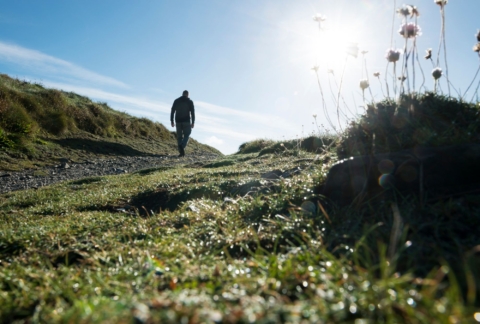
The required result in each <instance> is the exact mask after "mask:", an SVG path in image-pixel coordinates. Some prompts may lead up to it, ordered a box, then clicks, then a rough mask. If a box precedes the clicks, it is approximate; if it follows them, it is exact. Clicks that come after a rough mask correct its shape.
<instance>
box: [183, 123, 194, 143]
mask: <svg viewBox="0 0 480 324" xmlns="http://www.w3.org/2000/svg"><path fill="white" fill-rule="evenodd" d="M191 133H192V126H191V125H190V122H186V123H183V139H182V147H183V149H185V148H186V147H187V144H188V140H189V138H190V134H191Z"/></svg>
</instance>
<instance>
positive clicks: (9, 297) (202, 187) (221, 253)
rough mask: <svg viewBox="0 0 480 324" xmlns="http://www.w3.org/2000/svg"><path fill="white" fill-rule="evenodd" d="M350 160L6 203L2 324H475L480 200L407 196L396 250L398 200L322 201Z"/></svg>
mask: <svg viewBox="0 0 480 324" xmlns="http://www.w3.org/2000/svg"><path fill="white" fill-rule="evenodd" d="M273 144H274V145H277V144H278V145H280V144H282V143H273ZM335 160H336V154H335V153H334V152H330V153H327V154H324V155H322V156H319V155H316V154H314V153H308V152H306V151H303V150H298V151H291V150H289V151H284V152H283V153H266V154H259V151H256V152H251V153H246V154H241V153H240V154H236V155H232V156H228V157H225V158H223V159H220V160H217V161H216V162H213V163H210V164H204V165H203V164H199V163H197V164H194V165H184V166H181V167H177V168H173V169H150V170H144V171H141V172H137V173H135V174H127V175H121V176H110V177H97V178H89V179H84V180H80V181H72V182H67V183H63V184H59V185H55V186H51V187H46V188H40V189H38V190H35V191H34V190H27V191H24V192H15V193H10V194H7V195H3V196H1V197H0V224H1V226H0V228H1V229H0V260H1V261H0V268H1V271H0V319H1V321H3V322H9V321H14V320H16V321H18V322H20V323H21V322H29V321H37V320H38V321H43V322H80V323H87V322H88V323H91V322H111V323H122V322H125V323H130V322H132V321H134V320H135V321H137V322H146V323H150V322H162V323H180V322H185V323H214V322H216V323H218V322H224V323H236V322H242V323H246V322H258V323H278V322H289V323H295V322H301V321H302V320H304V321H306V322H351V323H353V322H355V323H394V322H395V323H396V322H408V323H452V322H453V323H464V322H467V321H472V320H473V316H474V312H475V307H474V303H475V301H474V300H475V295H476V293H477V292H476V289H477V288H476V286H475V282H477V283H478V281H476V278H475V276H476V275H477V274H478V273H479V270H480V268H479V264H478V261H476V259H475V257H474V256H475V254H474V253H473V252H469V251H471V249H472V248H474V247H475V246H476V245H477V244H480V242H478V236H475V235H474V233H475V232H477V233H478V230H479V228H478V227H479V224H478V223H479V222H478V219H479V216H480V209H479V208H480V207H479V205H478V204H477V202H478V201H479V200H478V196H471V197H467V198H465V199H467V200H468V201H469V203H468V204H465V203H462V205H461V206H460V205H459V204H458V202H459V201H456V200H450V201H445V202H441V203H438V204H435V205H433V206H427V207H424V208H423V209H422V208H420V207H419V206H418V204H416V202H415V201H412V200H411V201H403V202H401V203H400V204H399V208H400V213H401V215H402V217H403V218H404V223H405V225H404V227H402V228H400V233H401V236H400V238H399V240H398V242H395V243H394V244H393V245H391V244H390V243H389V242H390V240H391V234H392V231H393V229H394V225H393V218H394V217H393V211H392V209H391V208H390V205H388V204H387V205H385V206H383V205H382V206H377V207H375V208H372V207H371V206H368V205H365V206H363V207H361V208H359V209H355V210H353V209H350V208H345V209H338V208H334V207H328V204H326V201H325V200H324V199H323V198H322V197H321V196H319V195H318V188H319V185H321V184H322V183H323V181H324V179H325V172H326V171H327V170H328V168H329V166H330V165H331V163H334V162H335ZM275 175H282V176H283V177H285V178H284V179H283V178H281V179H280V180H269V179H273V178H275V177H276V176H275ZM324 206H325V208H324ZM467 215H468V217H467ZM465 227H466V228H469V229H470V230H471V232H472V233H473V234H469V232H464V234H463V235H459V233H455V230H456V229H457V228H459V229H462V228H465ZM445 231H446V232H445ZM439 234H440V235H439ZM392 246H393V247H394V249H393V251H392V250H391V248H392ZM389 248H390V250H389ZM475 262H477V263H475ZM357 321H358V322H357Z"/></svg>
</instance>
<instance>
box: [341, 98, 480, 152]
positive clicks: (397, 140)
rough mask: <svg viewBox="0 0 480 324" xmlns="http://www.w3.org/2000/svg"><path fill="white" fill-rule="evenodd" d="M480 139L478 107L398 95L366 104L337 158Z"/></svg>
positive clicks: (445, 99)
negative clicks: (396, 99) (374, 103)
mask: <svg viewBox="0 0 480 324" xmlns="http://www.w3.org/2000/svg"><path fill="white" fill-rule="evenodd" d="M479 139H480V116H479V106H476V105H475V104H473V103H466V102H462V101H459V100H457V99H453V98H451V97H445V96H441V95H435V94H433V93H425V94H411V95H405V96H402V97H401V98H400V100H399V102H398V103H396V102H393V101H391V100H384V101H382V102H379V103H377V104H376V105H371V106H369V107H368V109H367V112H366V113H365V114H364V115H363V116H361V117H360V119H359V120H358V121H357V122H352V123H351V124H350V126H349V127H348V128H347V129H346V131H345V134H344V136H343V138H342V140H341V142H340V144H339V146H338V147H337V153H338V155H339V158H340V159H342V158H345V157H349V156H355V155H366V154H371V153H385V152H395V151H399V150H403V149H410V148H414V147H416V146H418V145H420V146H427V145H428V146H444V145H453V144H460V143H473V142H477V141H478V140H479Z"/></svg>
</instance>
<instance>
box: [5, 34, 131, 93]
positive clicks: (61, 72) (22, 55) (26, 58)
mask: <svg viewBox="0 0 480 324" xmlns="http://www.w3.org/2000/svg"><path fill="white" fill-rule="evenodd" d="M0 60H3V61H8V62H12V63H15V64H18V65H22V66H26V67H28V68H29V69H34V70H39V71H41V72H47V73H49V74H54V75H57V76H60V77H70V78H74V79H77V80H80V81H88V82H92V83H96V84H103V85H110V86H115V87H120V88H128V86H127V85H126V84H125V83H123V82H121V81H118V80H116V79H114V78H111V77H107V76H104V75H101V74H98V73H95V72H92V71H89V70H87V69H85V68H82V67H80V66H78V65H75V64H73V63H70V62H68V61H65V60H62V59H59V58H56V57H53V56H50V55H47V54H44V53H42V52H39V51H36V50H31V49H28V48H25V47H21V46H18V45H13V44H7V43H5V42H2V41H0Z"/></svg>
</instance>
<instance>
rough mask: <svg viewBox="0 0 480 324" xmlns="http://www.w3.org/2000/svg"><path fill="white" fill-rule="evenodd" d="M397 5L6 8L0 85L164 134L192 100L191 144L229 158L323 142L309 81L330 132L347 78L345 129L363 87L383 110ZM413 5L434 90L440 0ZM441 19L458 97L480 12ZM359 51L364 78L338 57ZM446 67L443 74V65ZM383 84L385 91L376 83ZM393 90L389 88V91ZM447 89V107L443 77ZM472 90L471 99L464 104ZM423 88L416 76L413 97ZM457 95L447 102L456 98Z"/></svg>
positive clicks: (464, 10)
mask: <svg viewBox="0 0 480 324" xmlns="http://www.w3.org/2000/svg"><path fill="white" fill-rule="evenodd" d="M394 4H396V7H401V6H402V5H403V2H401V1H393V0H336V1H331V0H295V1H293V0H288V1H287V0H228V1H227V0H177V1H167V0H157V1H153V0H139V1H135V2H133V1H127V0H102V1H98V0H82V1H80V0H71V1H64V0H42V1H38V0H18V1H11V0H0V5H1V6H0V8H2V9H1V10H0V73H6V74H9V75H11V76H13V77H18V78H19V79H26V80H30V81H35V82H40V83H42V84H44V85H45V86H47V87H54V88H58V89H63V90H66V91H74V92H77V93H80V94H83V95H87V96H89V97H91V98H92V99H94V100H97V101H101V102H107V103H109V105H110V106H111V107H113V108H114V109H117V110H121V111H126V112H128V113H130V114H132V115H135V116H144V117H148V118H150V119H153V120H155V121H158V122H161V123H163V124H164V125H166V126H167V127H169V128H170V126H169V112H170V108H171V104H172V102H173V100H174V99H175V98H177V97H178V96H180V95H181V93H182V91H183V90H184V89H188V90H189V91H190V97H191V99H192V100H193V101H194V103H195V107H196V115H197V122H196V125H195V129H194V131H193V133H192V136H193V137H194V138H195V139H197V140H199V141H201V142H203V143H207V144H210V145H212V146H214V147H216V148H218V149H220V150H221V151H222V152H224V153H226V154H230V153H234V152H235V151H236V150H237V149H238V146H239V145H240V144H241V143H244V142H246V141H249V140H253V139H256V138H269V139H275V140H282V139H291V138H296V137H301V136H306V135H308V134H309V133H311V132H312V131H316V128H315V127H314V125H312V122H313V121H314V119H313V117H312V115H313V114H316V115H317V120H318V122H319V124H324V125H325V127H326V128H327V129H328V128H331V126H329V125H328V123H327V122H326V116H325V113H324V112H323V108H322V98H321V95H320V91H319V87H318V84H317V79H316V77H315V74H314V73H313V71H312V70H311V68H312V67H313V66H315V65H318V67H319V70H318V73H319V76H320V82H321V84H322V88H323V90H324V91H325V93H326V96H325V97H326V103H327V114H328V115H329V116H330V118H331V119H332V120H333V121H334V122H335V119H336V103H335V97H336V94H337V90H336V89H337V85H339V83H340V79H341V77H340V76H341V74H342V71H343V67H344V65H345V74H344V78H343V83H342V96H343V97H344V99H345V102H346V105H347V106H348V108H347V107H345V106H344V104H342V106H343V107H341V109H343V111H345V112H346V115H347V116H346V117H344V118H342V120H341V123H342V124H344V123H345V120H346V119H347V118H348V119H352V118H355V115H356V114H359V113H362V112H363V99H362V91H361V89H360V88H359V80H360V79H362V78H367V77H368V79H369V81H370V85H371V86H370V89H367V91H366V92H365V96H366V99H367V100H371V95H373V97H374V99H375V100H380V99H381V98H382V97H383V95H382V89H381V88H380V82H379V81H382V82H383V83H384V82H385V77H384V76H385V71H386V66H387V65H386V63H387V62H386V60H385V58H384V56H385V51H386V50H387V49H388V48H389V47H390V43H391V41H392V39H391V33H392V18H393V10H394ZM408 4H412V5H415V6H417V7H418V9H419V11H420V14H421V15H420V17H419V18H418V24H419V25H420V26H421V29H422V35H421V36H420V37H418V39H417V48H418V51H419V59H420V64H421V66H422V68H423V70H424V72H425V75H426V76H425V78H426V81H425V87H426V88H427V89H429V90H432V89H433V80H432V77H431V70H432V64H431V63H430V62H429V61H426V60H424V59H423V56H424V53H425V50H426V49H427V48H432V49H433V54H434V55H433V56H434V62H435V63H436V57H437V50H438V46H439V35H440V13H439V7H438V6H437V5H436V4H435V3H434V0H411V1H409V2H408ZM445 9H446V11H445V13H446V43H447V55H448V67H449V77H450V81H451V83H452V85H453V87H452V88H455V89H456V91H459V92H460V94H461V95H463V94H464V91H465V90H466V89H467V87H468V85H469V83H470V82H471V80H472V79H473V77H474V75H475V72H476V70H477V68H478V66H479V58H478V55H476V53H475V52H473V51H472V47H473V45H475V43H476V39H475V34H476V32H477V29H479V28H480V24H479V23H478V13H479V12H480V0H450V1H449V2H448V4H447V6H446V8H445ZM315 14H322V15H324V16H326V18H327V19H326V21H325V22H324V23H323V27H324V30H322V31H321V30H320V29H319V26H318V24H317V23H316V22H315V21H313V19H312V16H314V15H315ZM400 24H401V18H400V17H398V16H395V23H394V37H393V43H394V45H395V46H394V47H395V48H403V46H404V43H403V42H404V41H403V39H402V38H401V37H400V36H399V35H398V32H397V31H398V29H399V27H400ZM350 41H353V42H358V46H359V48H360V50H365V51H368V53H367V54H365V55H364V58H365V62H366V67H367V69H366V70H367V71H368V74H367V72H365V68H364V67H362V64H363V62H364V59H363V57H362V55H360V56H359V57H357V58H356V59H355V58H353V57H349V58H348V59H346V58H345V54H344V53H343V52H342V51H341V50H339V48H341V47H342V45H343V44H346V43H348V42H350ZM410 44H411V43H410ZM442 55H443V54H442ZM345 62H346V63H345ZM417 64H418V63H417ZM440 67H441V68H442V69H443V70H445V64H444V59H443V56H442V59H441V60H440ZM392 68H393V67H391V66H390V67H389V70H388V73H389V74H392V71H393V70H392ZM328 69H332V70H333V71H334V73H333V74H329V73H327V70H328ZM377 71H378V72H380V73H381V76H380V80H377V79H376V78H374V77H373V72H377ZM400 72H401V71H400V68H399V67H398V66H397V74H398V75H400ZM392 79H393V76H392V75H390V76H388V78H387V80H389V82H390V88H391V87H392ZM411 80H412V78H411ZM440 80H441V90H442V91H443V93H447V92H448V90H447V85H446V83H445V77H442V78H441V79H440ZM477 82H478V79H477V81H475V83H474V85H473V86H472V87H471V88H470V91H469V92H468V93H467V95H466V96H465V98H467V99H468V100H470V99H471V98H472V97H473V96H474V94H475V91H474V90H475V88H476V86H477ZM329 83H330V85H331V87H332V91H330V90H329V89H330V86H329ZM421 83H422V78H421V75H420V72H419V69H418V66H417V67H416V88H417V90H418V87H419V85H420V84H421ZM369 90H371V91H372V92H371V94H370V91H369ZM383 90H384V91H385V84H383ZM456 91H455V90H454V89H452V90H451V92H452V95H454V96H455V97H458V94H457V93H456ZM342 101H343V100H342ZM336 127H338V125H336ZM170 129H172V128H170ZM172 130H173V129H172Z"/></svg>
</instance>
